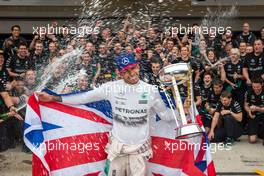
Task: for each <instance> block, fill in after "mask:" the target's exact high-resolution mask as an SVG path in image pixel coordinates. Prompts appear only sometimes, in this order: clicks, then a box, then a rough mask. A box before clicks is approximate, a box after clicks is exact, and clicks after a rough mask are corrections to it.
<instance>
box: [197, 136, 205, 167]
mask: <svg viewBox="0 0 264 176" xmlns="http://www.w3.org/2000/svg"><path fill="white" fill-rule="evenodd" d="M201 144H202V145H200V149H199V152H198V154H197V157H196V160H195V162H200V161H202V160H203V157H204V155H205V152H206V149H207V146H206V142H205V137H204V136H202V142H201Z"/></svg>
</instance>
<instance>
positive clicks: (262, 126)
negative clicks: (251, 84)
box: [245, 90, 264, 138]
mask: <svg viewBox="0 0 264 176" xmlns="http://www.w3.org/2000/svg"><path fill="white" fill-rule="evenodd" d="M245 101H246V102H247V103H248V104H249V106H252V105H255V106H259V107H264V90H262V92H261V93H260V94H259V95H257V94H255V92H254V91H253V90H250V91H247V92H246V95H245ZM253 115H254V116H255V118H253V119H252V118H250V117H249V118H248V135H250V136H251V135H258V136H259V137H262V138H263V134H264V113H262V112H254V114H253Z"/></svg>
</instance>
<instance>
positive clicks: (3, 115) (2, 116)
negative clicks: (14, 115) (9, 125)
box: [0, 113, 9, 120]
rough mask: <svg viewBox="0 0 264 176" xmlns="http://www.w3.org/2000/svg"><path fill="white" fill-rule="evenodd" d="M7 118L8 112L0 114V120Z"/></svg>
mask: <svg viewBox="0 0 264 176" xmlns="http://www.w3.org/2000/svg"><path fill="white" fill-rule="evenodd" d="M8 118H9V114H8V113H4V114H1V115H0V119H1V120H7V119H8Z"/></svg>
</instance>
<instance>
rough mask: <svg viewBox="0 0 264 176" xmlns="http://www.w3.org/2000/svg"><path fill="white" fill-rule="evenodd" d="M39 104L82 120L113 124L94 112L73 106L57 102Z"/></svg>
mask: <svg viewBox="0 0 264 176" xmlns="http://www.w3.org/2000/svg"><path fill="white" fill-rule="evenodd" d="M39 104H40V105H42V106H46V107H48V108H51V109H55V110H58V111H61V112H64V113H67V114H71V115H74V116H77V117H80V118H84V119H87V120H91V121H94V122H99V123H103V124H108V125H111V123H109V122H108V121H107V120H105V119H104V118H102V117H100V116H99V115H97V114H96V113H94V112H92V111H88V110H84V109H80V108H76V107H72V106H67V105H64V104H61V103H57V102H52V103H46V102H40V103H39Z"/></svg>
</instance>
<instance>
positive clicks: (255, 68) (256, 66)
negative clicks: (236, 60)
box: [244, 53, 264, 79]
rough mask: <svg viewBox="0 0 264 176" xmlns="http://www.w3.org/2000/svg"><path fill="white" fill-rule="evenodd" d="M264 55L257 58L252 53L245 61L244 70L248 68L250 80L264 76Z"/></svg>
mask: <svg viewBox="0 0 264 176" xmlns="http://www.w3.org/2000/svg"><path fill="white" fill-rule="evenodd" d="M263 56H264V54H263V53H261V54H260V55H259V56H256V55H255V54H254V53H250V54H248V55H247V56H246V59H245V61H244V68H248V74H249V79H252V78H258V77H261V75H262V74H264V57H263Z"/></svg>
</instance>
